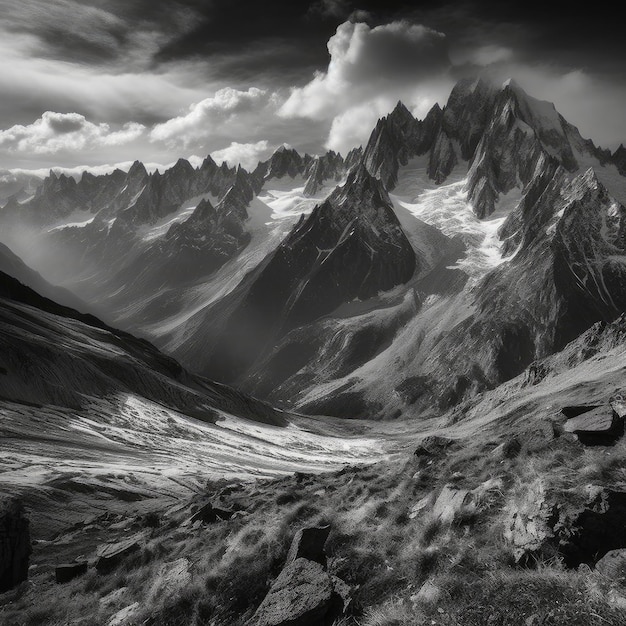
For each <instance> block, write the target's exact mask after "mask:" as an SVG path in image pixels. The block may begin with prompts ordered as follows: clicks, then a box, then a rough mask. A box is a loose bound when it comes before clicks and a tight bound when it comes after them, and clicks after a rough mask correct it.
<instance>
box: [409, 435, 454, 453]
mask: <svg viewBox="0 0 626 626" xmlns="http://www.w3.org/2000/svg"><path fill="white" fill-rule="evenodd" d="M453 443H454V439H450V438H449V437H442V436H440V435H430V436H428V437H424V439H422V441H421V443H420V444H419V446H417V448H416V449H415V452H414V453H413V454H414V455H415V456H432V455H436V454H440V453H441V452H443V451H444V450H446V449H447V448H449V447H450V446H451V445H452V444H453Z"/></svg>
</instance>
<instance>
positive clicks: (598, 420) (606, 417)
mask: <svg viewBox="0 0 626 626" xmlns="http://www.w3.org/2000/svg"><path fill="white" fill-rule="evenodd" d="M563 430H564V431H565V432H567V433H574V434H575V435H577V436H578V439H579V440H580V442H581V443H584V444H586V445H610V444H613V443H615V441H616V440H617V439H618V438H619V437H620V436H621V435H623V433H624V422H623V420H622V419H621V418H620V417H619V416H618V415H617V414H616V413H615V412H614V411H613V409H611V408H610V407H607V406H601V407H596V408H591V410H588V411H583V412H582V413H580V414H579V415H577V416H574V417H571V418H570V419H568V420H567V422H565V425H564V426H563Z"/></svg>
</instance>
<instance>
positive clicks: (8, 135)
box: [0, 111, 145, 154]
mask: <svg viewBox="0 0 626 626" xmlns="http://www.w3.org/2000/svg"><path fill="white" fill-rule="evenodd" d="M144 130H145V126H143V125H142V124H137V123H135V122H127V123H126V124H124V125H123V126H122V128H120V129H119V130H112V129H111V127H110V126H109V124H104V123H101V124H94V123H93V122H89V121H88V120H87V119H86V118H85V117H84V116H83V115H80V114H79V113H55V112H53V111H46V112H45V113H44V114H43V115H42V116H41V117H40V118H39V119H38V120H36V121H34V122H33V123H32V124H29V125H27V126H23V125H21V124H16V125H15V126H12V127H11V128H8V129H6V130H3V131H0V149H2V150H7V151H8V152H22V153H34V154H53V153H56V152H61V151H71V152H79V151H81V150H94V149H98V148H102V147H105V146H120V145H123V144H127V143H130V142H132V141H135V140H136V139H138V138H139V137H140V136H141V135H142V134H143V132H144Z"/></svg>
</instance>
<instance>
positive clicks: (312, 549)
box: [285, 526, 330, 566]
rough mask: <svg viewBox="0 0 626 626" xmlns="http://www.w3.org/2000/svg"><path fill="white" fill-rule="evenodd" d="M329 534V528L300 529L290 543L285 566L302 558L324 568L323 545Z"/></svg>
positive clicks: (324, 555)
mask: <svg viewBox="0 0 626 626" xmlns="http://www.w3.org/2000/svg"><path fill="white" fill-rule="evenodd" d="M329 534H330V526H319V527H311V528H301V529H300V530H299V531H298V532H297V533H296V535H295V537H294V538H293V541H292V542H291V547H290V548H289V553H288V554H287V560H286V562H285V564H286V565H289V564H290V563H293V561H295V560H296V559H300V558H303V559H308V560H309V561H315V562H316V563H319V564H320V565H323V566H326V554H325V552H324V544H325V543H326V540H327V539H328V535H329Z"/></svg>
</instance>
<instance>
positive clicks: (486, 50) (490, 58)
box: [465, 44, 513, 66]
mask: <svg viewBox="0 0 626 626" xmlns="http://www.w3.org/2000/svg"><path fill="white" fill-rule="evenodd" d="M512 58H513V50H511V48H507V47H505V46H499V45H495V44H488V45H485V46H480V47H478V48H474V49H472V50H468V51H467V53H466V59H465V61H466V62H468V63H473V64H474V65H479V66H487V65H491V64H492V63H502V62H503V61H510V60H511V59H512Z"/></svg>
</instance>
